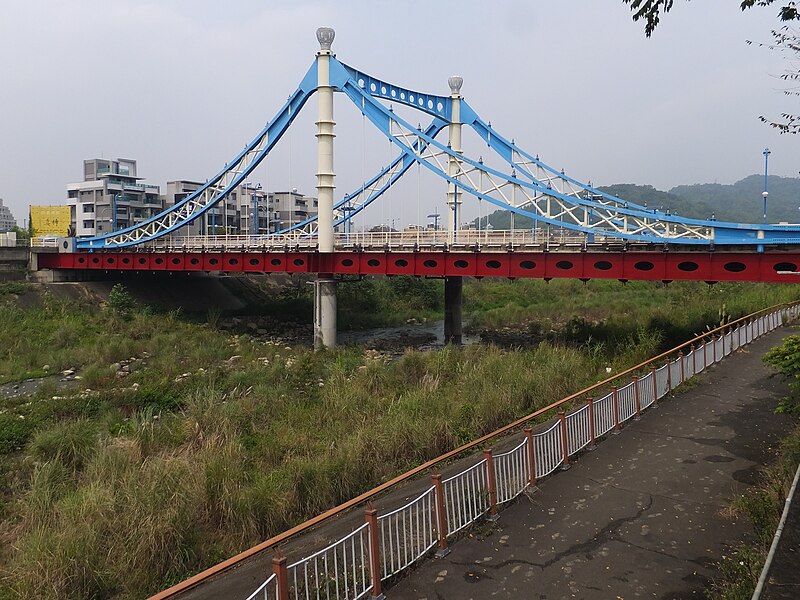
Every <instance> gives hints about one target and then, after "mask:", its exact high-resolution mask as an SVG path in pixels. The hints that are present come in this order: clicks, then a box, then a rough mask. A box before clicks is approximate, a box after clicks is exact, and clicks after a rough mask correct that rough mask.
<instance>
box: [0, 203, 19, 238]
mask: <svg viewBox="0 0 800 600" xmlns="http://www.w3.org/2000/svg"><path fill="white" fill-rule="evenodd" d="M16 226H17V221H16V219H14V215H12V214H11V209H10V208H8V207H7V206H3V199H2V198H0V231H11V230H12V229H14V227H16Z"/></svg>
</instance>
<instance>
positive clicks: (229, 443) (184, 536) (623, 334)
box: [0, 278, 785, 599]
mask: <svg viewBox="0 0 800 600" xmlns="http://www.w3.org/2000/svg"><path fill="white" fill-rule="evenodd" d="M389 281H392V283H387V282H384V283H382V284H380V285H386V286H393V287H392V288H391V289H393V290H395V291H394V292H392V293H396V292H397V290H398V289H405V290H406V291H404V292H402V293H401V294H400V297H406V298H408V297H412V296H413V297H414V298H415V299H416V300H415V302H419V304H417V305H413V304H411V303H410V301H407V300H404V301H403V302H408V303H407V304H406V307H407V310H408V311H410V312H409V313H406V314H412V313H413V311H415V310H416V311H418V312H416V313H415V314H417V315H419V314H420V311H422V312H424V311H426V310H430V305H431V298H429V299H428V300H425V299H424V298H425V296H424V293H425V290H426V289H427V290H428V291H429V292H430V289H429V288H431V289H433V288H432V286H434V285H439V283H438V282H432V283H431V282H429V281H427V280H419V281H411V282H408V281H402V280H401V279H400V278H397V280H396V281H395V280H389ZM420 281H422V283H420ZM516 283H519V282H516ZM516 283H514V284H503V285H498V286H497V289H496V290H494V291H492V289H489V286H484V282H482V283H479V284H471V285H473V286H483V289H484V293H488V292H491V293H492V294H494V295H495V299H494V300H493V302H500V300H499V299H498V298H500V297H502V296H505V297H506V300H509V301H510V298H511V294H512V291H514V290H516V291H517V292H519V291H520V289H521V290H522V292H524V293H522V294H518V296H517V300H516V301H517V303H518V304H520V305H522V304H524V303H525V302H527V301H528V298H527V296H528V292H529V291H531V290H533V289H534V288H528V287H527V286H525V287H521V288H520V287H515V286H516ZM353 285H358V284H353ZM363 285H365V286H368V285H369V284H363ZM551 285H552V284H551ZM404 286H405V287H404ZM415 286H420V287H415ZM542 286H544V284H542ZM342 287H343V288H344V287H346V286H342ZM620 287H621V286H620ZM507 288H508V289H507ZM352 289H355V288H352ZM470 289H472V287H470ZM552 289H556V288H548V290H552ZM581 289H585V288H581V287H579V288H575V289H573V288H571V287H570V286H565V287H564V289H563V290H562V292H561V293H562V294H563V297H562V300H561V301H560V302H559V301H557V300H556V301H554V302H553V304H552V312H551V313H550V316H549V317H547V318H549V319H551V323H559V322H562V321H563V317H565V316H566V315H567V314H568V312H567V311H568V309H566V308H565V307H564V305H569V306H572V307H573V308H572V310H574V311H575V313H574V314H573V316H575V315H580V314H583V313H581V312H580V311H581V310H583V309H582V308H580V306H581V303H582V302H583V303H594V302H597V301H598V300H597V299H596V298H594V297H593V293H594V292H593V293H592V294H589V295H587V297H586V298H583V299H580V298H577V299H576V298H574V297H573V296H579V295H580V290H581ZM621 289H622V290H625V289H629V290H630V289H633V290H634V291H635V292H636V294H637V297H638V298H639V299H640V300H641V301H642V302H644V301H645V299H646V298H648V297H649V296H650V295H653V294H657V293H659V292H652V291H651V292H649V293H648V292H647V288H645V289H642V290H638V289H636V288H621ZM548 290H545V291H541V290H537V292H536V293H538V294H540V295H541V297H542V298H545V297H546V295H547V294H553V293H554V292H551V291H548ZM684 291H687V290H684ZM773 291H774V292H775V293H774V295H773V296H769V297H766V296H764V297H762V296H760V295H759V294H757V293H752V294H750V295H749V296H748V290H747V289H746V288H737V287H733V288H731V289H730V290H729V291H728V292H727V293H729V294H730V296H731V297H730V298H728V297H727V296H725V297H724V299H723V302H735V303H737V304H738V305H740V306H741V307H742V308H741V310H752V309H755V308H761V307H762V306H765V305H767V304H773V303H775V302H777V301H780V300H782V299H784V298H783V296H782V295H781V294H784V295H785V292H783V291H782V290H781V288H775V290H773ZM689 292H690V293H691V294H692V296H691V297H693V298H697V299H703V298H702V296H703V294H705V288H702V287H701V286H698V287H697V289H696V290H689ZM376 293H378V295H379V297H380V295H381V294H383V292H376ZM531 293H532V292H531ZM615 293H617V291H615ZM404 294H405V296H404ZM359 295H360V296H361V297H363V299H364V302H365V304H363V305H362V309H363V310H364V311H366V310H368V309H370V307H372V308H371V310H372V311H373V313H374V314H377V315H378V316H377V317H376V318H380V313H379V312H377V311H375V307H376V306H377V307H378V308H379V309H380V307H382V306H383V307H386V306H388V305H387V304H382V302H384V301H383V300H380V299H376V297H370V296H369V295H367V294H366V292H364V293H363V294H359ZM734 296H735V298H734ZM611 297H613V298H614V300H613V301H609V302H607V303H606V304H605V306H606V313H602V312H600V309H599V308H598V309H597V311H596V312H595V313H592V319H594V320H597V321H598V322H600V321H603V322H608V321H610V320H611V319H612V318H614V317H613V314H614V313H615V312H617V311H618V310H620V307H627V306H634V305H635V304H636V302H635V301H629V300H626V299H625V296H624V292H619V293H618V295H616V296H611ZM370 298H371V299H370ZM395 298H396V297H395ZM551 298H555V296H551ZM742 298H744V300H743V299H742ZM718 300H719V298H717V297H716V296H709V297H708V298H706V299H703V304H702V308H701V309H698V310H700V311H701V312H702V310H705V311H706V312H707V314H709V315H711V316H712V317H713V318H710V320H709V321H708V322H707V323H706V324H710V323H713V322H716V321H717V320H718V319H717V317H718V312H716V311H715V310H712V308H711V307H712V305H713V303H714V302H715V301H718ZM115 302H116V301H115ZM483 302H484V306H489V302H488V300H483ZM746 302H751V303H752V306H749V308H746V306H747V305H746ZM545 303H546V302H545V300H540V301H539V302H538V305H539V308H538V309H537V310H541V311H544V308H542V306H543V305H544V304H545ZM697 303H698V305H699V304H700V302H699V300H697ZM759 303H760V304H759ZM394 306H395V308H396V307H397V305H394ZM656 306H657V303H656V302H655V301H654V302H653V307H654V308H653V310H656V308H655V307H656ZM121 307H122V308H124V310H119V309H120V308H121ZM380 310H385V308H383V309H380ZM398 310H399V309H398ZM630 310H631V311H632V312H631V314H632V315H635V316H636V318H635V319H634V318H631V319H630V323H628V322H627V321H624V324H625V325H626V326H625V327H619V328H617V329H615V330H614V335H613V336H609V337H607V338H606V339H603V340H600V339H591V340H588V341H586V342H584V343H582V344H578V343H574V340H573V341H572V342H571V343H566V344H565V343H560V342H559V340H558V339H553V340H552V341H544V342H543V343H541V344H539V345H538V346H535V347H531V348H527V349H524V350H517V351H508V350H503V349H500V348H498V347H494V346H470V347H466V348H455V347H447V348H444V349H442V350H438V351H434V352H427V353H422V352H416V351H407V352H405V353H404V354H402V355H401V356H399V357H398V358H396V359H389V358H386V357H381V356H380V355H376V354H375V353H368V352H364V351H363V350H361V349H359V348H340V349H336V350H333V351H324V352H319V353H314V352H312V351H311V350H309V349H306V348H301V347H296V348H286V347H283V346H278V345H275V344H274V343H267V342H263V341H259V340H256V339H253V338H250V337H249V336H247V335H237V336H231V335H230V334H227V333H224V332H221V331H218V330H217V329H215V328H214V327H213V326H210V325H209V324H198V323H190V322H187V321H185V320H184V319H182V318H181V316H180V315H179V314H177V313H155V312H153V311H150V310H148V309H147V308H146V307H144V308H143V307H136V306H130V305H129V303H128V302H127V299H126V298H124V297H121V298H120V299H119V303H118V305H117V306H109V307H107V308H106V309H99V308H92V307H88V306H80V305H75V304H72V305H69V304H65V303H63V302H59V301H56V300H54V299H52V298H49V297H47V296H46V295H45V297H44V298H43V301H42V302H41V305H40V306H37V307H35V308H30V309H22V308H19V307H18V306H17V305H16V304H15V303H14V302H13V301H10V300H8V299H6V300H5V301H4V300H3V299H2V298H0V348H7V349H8V350H7V351H6V353H5V354H4V356H3V360H2V361H0V381H2V382H14V381H21V380H23V379H25V378H28V377H34V376H39V375H43V374H45V373H57V372H59V371H61V370H62V369H65V368H71V367H75V368H78V369H79V373H80V374H81V375H82V377H83V379H82V380H80V386H79V387H75V388H72V389H68V390H60V389H58V388H57V387H56V383H57V382H56V381H50V380H48V381H47V382H46V383H45V384H44V385H42V387H41V388H40V389H39V390H38V391H37V392H36V393H35V394H34V395H33V396H31V397H23V398H11V399H3V400H0V481H2V483H3V484H4V485H3V488H2V489H3V490H4V493H3V495H2V496H1V497H0V517H2V524H0V598H14V599H23V598H33V597H37V598H140V597H142V596H146V595H148V594H151V593H154V592H156V591H158V590H159V589H163V588H164V587H166V586H168V585H170V584H172V583H175V582H177V581H179V580H181V579H183V578H185V577H187V576H188V575H190V574H192V573H194V572H197V571H199V570H201V569H203V568H205V567H208V566H210V565H212V564H214V563H215V562H218V561H220V560H222V559H224V558H226V557H228V556H230V555H232V554H234V553H236V552H238V551H240V550H242V549H245V548H247V547H249V546H251V545H253V544H255V543H257V542H259V541H261V540H263V539H265V538H267V537H270V536H271V535H274V534H276V533H278V532H280V531H282V530H284V529H286V528H288V527H290V526H292V525H294V524H297V523H299V522H302V521H303V520H305V519H306V518H308V517H310V516H313V515H314V514H318V513H319V512H321V511H323V510H325V509H327V508H329V507H331V506H334V505H336V504H338V503H340V502H343V501H345V500H347V499H349V498H351V497H353V496H354V495H357V494H358V493H360V492H362V491H364V490H366V489H368V488H370V487H372V486H374V485H376V484H377V483H379V482H381V481H384V480H386V479H387V478H389V477H391V476H393V475H395V474H397V473H399V472H402V471H404V470H406V469H408V468H409V467H412V466H415V465H416V464H419V463H420V462H422V461H424V460H427V459H429V458H432V457H435V456H437V455H439V454H441V453H443V452H445V451H448V450H450V449H452V448H453V447H455V446H457V445H459V444H461V443H463V442H466V441H469V440H471V439H474V438H475V437H477V436H480V435H482V434H485V433H488V432H490V431H492V430H494V429H495V428H497V427H499V426H501V425H504V424H506V423H507V422H509V421H511V420H514V419H516V418H518V417H520V416H522V415H524V414H527V413H529V412H531V411H533V410H535V409H536V408H538V407H541V406H544V405H546V404H549V403H551V402H553V401H555V400H558V399H560V398H562V397H564V396H566V395H568V394H570V393H572V392H574V391H576V390H578V389H580V388H582V387H584V386H586V385H589V384H591V383H594V382H596V381H598V380H599V379H601V378H604V377H605V373H606V368H607V367H610V368H612V370H621V369H623V368H625V367H628V366H630V365H632V364H635V363H637V362H640V361H642V360H644V359H646V358H647V357H648V356H651V355H652V354H654V353H655V352H656V351H657V350H658V348H659V347H660V346H661V345H662V343H663V333H662V332H661V331H657V330H653V329H649V328H647V327H646V326H643V325H642V322H643V321H646V320H647V316H646V315H647V314H648V313H647V309H645V308H642V309H639V310H637V311H636V312H633V308H630ZM474 314H479V313H478V312H477V311H476V312H475V313H474ZM543 314H544V313H543ZM217 318H218V316H217ZM681 318H683V317H682V316H680V317H677V318H676V320H678V319H681ZM210 320H212V321H213V320H214V319H210ZM698 327H699V328H702V325H698ZM62 340H68V341H66V342H65V341H62ZM131 359H135V360H134V361H133V362H131V363H130V364H131V365H132V366H133V367H135V368H132V369H131V370H132V372H131V374H130V375H127V376H125V377H122V378H121V377H119V376H118V375H117V371H118V369H117V366H116V365H114V363H123V362H126V361H131ZM45 365H47V366H48V369H45V368H44V366H45ZM112 367H113V368H112ZM56 379H57V378H56Z"/></svg>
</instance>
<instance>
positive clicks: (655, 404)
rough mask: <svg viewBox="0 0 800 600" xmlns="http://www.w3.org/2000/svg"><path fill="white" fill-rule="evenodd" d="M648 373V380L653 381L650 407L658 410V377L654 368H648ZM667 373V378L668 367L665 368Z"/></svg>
mask: <svg viewBox="0 0 800 600" xmlns="http://www.w3.org/2000/svg"><path fill="white" fill-rule="evenodd" d="M650 373H651V375H650V378H651V379H652V380H653V404H652V406H653V408H658V384H657V383H656V377H658V375H657V374H656V368H655V367H650ZM667 373H668V375H667V377H669V367H667Z"/></svg>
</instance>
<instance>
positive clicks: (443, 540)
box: [431, 473, 450, 558]
mask: <svg viewBox="0 0 800 600" xmlns="http://www.w3.org/2000/svg"><path fill="white" fill-rule="evenodd" d="M431 479H432V480H433V495H434V497H435V499H436V528H437V529H438V530H439V549H438V550H437V551H436V557H437V558H444V557H445V556H447V555H448V554H450V548H448V547H447V511H446V510H445V506H444V485H442V474H441V473H433V474H431Z"/></svg>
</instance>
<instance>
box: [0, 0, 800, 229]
mask: <svg viewBox="0 0 800 600" xmlns="http://www.w3.org/2000/svg"><path fill="white" fill-rule="evenodd" d="M738 4H739V2H738V1H736V0H724V1H723V2H684V1H682V0H679V1H678V2H676V3H675V6H674V8H673V10H672V12H670V14H668V15H666V17H664V18H663V19H662V22H661V24H660V25H659V27H658V29H657V30H656V31H655V33H654V34H653V37H652V38H650V39H648V38H646V37H645V35H644V30H643V24H642V23H634V22H633V21H632V20H631V16H630V10H629V8H628V7H627V6H625V5H623V4H622V2H621V0H569V1H565V0H527V1H524V2H523V1H513V0H512V1H501V2H485V1H483V0H480V1H473V0H462V1H458V2H457V1H449V0H448V1H439V2H430V1H419V0H405V1H404V2H385V1H383V0H373V1H354V2H350V1H347V2H345V1H339V2H322V1H319V2H308V1H305V0H291V1H271V0H258V1H256V0H229V1H228V2H221V1H219V0H158V1H154V0H37V1H36V2H12V1H11V0H0V8H2V9H3V10H2V14H3V18H2V20H0V82H2V83H1V84H0V140H1V141H0V198H3V199H4V200H5V204H6V205H7V206H9V207H10V208H11V210H12V212H13V213H14V215H15V216H16V217H17V219H18V220H19V221H20V224H22V220H23V219H24V218H25V217H26V216H27V212H28V206H29V205H31V204H61V203H63V202H64V201H65V199H66V185H67V183H69V182H75V181H80V179H81V178H82V161H83V160H84V159H88V158H100V157H104V158H118V157H122V158H134V159H136V160H137V161H138V167H139V175H140V176H143V177H145V178H146V182H147V183H150V184H155V185H160V186H162V191H164V187H165V184H166V182H167V181H169V180H176V179H190V180H200V181H202V180H205V179H207V178H210V177H212V176H213V175H214V174H216V173H217V172H218V171H219V170H220V169H221V168H222V167H223V165H224V164H225V163H227V162H228V161H229V160H231V159H232V158H233V157H234V156H235V155H236V154H237V153H238V152H239V151H240V150H241V149H242V147H243V146H244V145H245V144H246V143H247V142H249V141H250V140H251V139H252V138H253V137H255V135H256V134H257V133H258V132H259V131H260V129H261V128H262V127H263V125H264V124H265V123H266V122H267V121H268V120H269V119H271V118H272V117H273V116H274V114H275V113H276V112H277V110H278V109H279V108H280V106H281V105H282V104H283V103H284V102H285V100H286V98H287V97H288V96H289V95H290V94H291V93H292V92H293V91H294V90H295V89H296V87H297V84H298V83H299V82H300V79H301V78H302V76H303V75H304V73H305V72H306V70H307V69H308V67H309V66H310V65H311V63H312V61H313V60H314V56H315V53H316V52H317V50H318V49H319V46H318V44H317V41H316V37H315V31H316V28H317V27H319V26H330V27H333V28H334V29H335V30H336V39H335V41H334V43H333V50H334V52H335V53H336V54H337V57H338V58H339V59H340V60H342V61H343V62H345V63H347V64H350V65H352V66H354V67H357V68H358V69H360V70H362V71H365V72H367V73H370V74H372V75H374V76H376V77H379V78H381V79H384V80H388V81H390V82H392V83H395V84H397V85H400V86H404V87H408V88H412V89H417V90H420V91H425V92H431V93H438V94H442V95H446V94H447V93H448V91H449V89H448V86H447V78H448V76H450V75H454V74H458V75H461V76H463V77H464V86H463V88H462V93H463V95H464V97H465V98H466V99H467V100H468V102H469V103H470V105H471V106H472V107H473V108H474V109H475V110H476V111H477V112H478V113H479V114H480V115H481V116H482V117H483V118H484V119H485V120H489V121H491V122H492V125H493V127H494V128H495V129H496V130H498V131H499V132H501V133H502V134H503V135H505V136H506V137H509V138H514V140H515V141H516V143H517V144H518V145H520V146H521V147H522V148H524V149H526V150H527V151H528V152H530V153H532V154H539V155H540V157H541V158H542V160H544V161H545V162H547V163H548V164H551V165H552V166H554V167H557V168H564V169H565V170H566V172H567V174H568V175H571V176H573V177H575V178H577V179H579V180H582V181H591V182H592V183H593V184H595V185H607V184H613V183H637V184H650V185H653V186H655V187H656V188H659V189H669V188H670V187H672V186H675V185H680V184H691V183H707V182H718V183H733V182H734V181H737V180H739V179H741V178H742V177H745V176H747V175H750V174H753V173H763V169H764V157H763V155H762V152H763V150H764V148H765V147H767V146H768V147H769V148H770V150H771V155H770V158H769V171H770V174H774V175H783V176H798V171H800V138H798V136H791V135H783V136H781V135H779V134H778V133H777V131H775V130H774V129H771V128H769V127H767V126H766V125H764V124H762V123H761V122H760V121H759V119H758V117H759V115H766V116H768V117H776V118H777V117H779V115H780V113H781V112H792V111H794V112H797V111H800V107H798V105H797V102H796V100H794V101H793V100H792V98H790V97H787V96H785V95H784V94H783V93H782V90H783V89H784V86H783V84H782V82H781V81H780V80H779V79H778V76H779V75H780V74H781V73H783V72H784V70H785V69H786V68H787V67H788V63H787V62H786V59H785V57H783V56H782V55H781V54H780V53H778V52H774V51H770V50H767V49H764V48H758V47H756V46H754V45H747V44H746V40H754V41H757V42H760V41H763V42H768V41H769V40H770V39H771V38H770V30H771V29H773V28H775V27H777V26H779V25H780V23H779V22H778V20H777V18H776V14H775V13H776V12H777V8H775V7H769V8H756V9H752V10H750V11H747V12H745V13H742V12H741V11H740V10H739V8H738ZM793 102H794V103H793ZM335 106H336V108H335V111H336V112H335V117H336V121H337V126H336V134H337V138H336V149H335V166H336V171H337V180H336V183H337V196H338V195H340V194H343V193H345V192H346V191H349V190H350V189H352V188H353V187H357V185H358V184H359V183H360V182H361V181H363V180H364V179H365V178H369V176H370V175H371V173H373V172H374V171H375V170H377V169H378V168H380V167H381V166H383V165H385V164H388V162H389V161H390V160H391V158H392V156H393V153H392V151H391V148H390V147H389V144H388V142H387V141H386V140H385V139H383V138H381V136H380V135H379V134H377V133H376V132H375V131H373V130H372V128H371V127H370V125H369V124H368V123H365V122H364V120H363V119H362V117H361V115H360V113H359V112H358V111H357V110H356V109H355V108H354V107H353V106H352V105H350V104H349V101H348V100H347V99H346V98H344V97H343V96H341V95H337V98H336V104H335ZM315 117H316V101H315V99H312V100H311V101H310V102H309V103H308V104H307V105H306V108H305V110H304V112H303V113H302V114H301V115H300V117H298V120H297V122H296V123H295V125H294V126H293V127H292V129H291V130H290V132H289V133H287V135H286V137H285V138H284V139H283V140H281V143H280V145H279V147H278V149H276V151H275V152H274V153H273V154H272V155H271V156H270V158H269V160H268V161H265V162H266V164H264V165H262V166H260V167H259V169H258V171H257V172H256V173H255V175H254V177H253V179H252V180H253V181H254V182H255V181H258V182H259V183H262V184H263V185H264V187H265V188H266V189H269V190H280V189H282V190H286V189H289V188H294V187H296V188H298V189H299V190H300V191H301V192H303V193H305V194H308V195H315V188H314V186H315V173H316V150H315V143H316V140H315V137H314V133H315V131H316V128H315V125H314V120H315ZM428 120H429V119H428V118H427V117H425V116H424V115H420V117H419V121H421V122H427V121H428ZM464 146H465V150H466V151H467V153H469V154H473V155H475V154H480V153H481V152H484V151H485V150H484V149H482V148H481V147H480V144H478V142H477V140H476V139H472V140H471V139H468V136H467V134H465V141H464ZM484 148H485V146H484ZM409 175H412V177H411V178H409V176H408V175H407V176H406V179H409V181H407V182H406V183H405V188H402V187H400V188H398V192H396V196H395V197H394V198H390V200H391V203H390V204H388V206H389V208H381V209H380V211H377V209H376V210H374V211H373V212H372V214H370V215H368V216H366V217H365V218H366V219H370V220H372V221H375V222H378V221H383V222H386V221H388V220H389V219H392V220H394V219H399V220H408V221H410V222H415V221H417V222H418V221H421V220H424V219H425V217H426V214H427V213H428V212H431V211H433V210H439V211H441V209H442V207H443V203H444V198H445V193H446V189H445V187H444V183H441V182H437V181H434V180H432V179H431V178H426V176H424V175H414V174H412V173H409ZM413 177H416V180H414V179H413ZM393 193H394V192H393ZM759 201H760V199H758V198H756V199H754V202H759ZM798 204H799V205H800V198H798ZM476 210H482V209H478V208H476V207H475V206H471V207H469V208H467V209H466V213H469V212H470V211H472V212H473V213H474V212H475V211H476Z"/></svg>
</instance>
